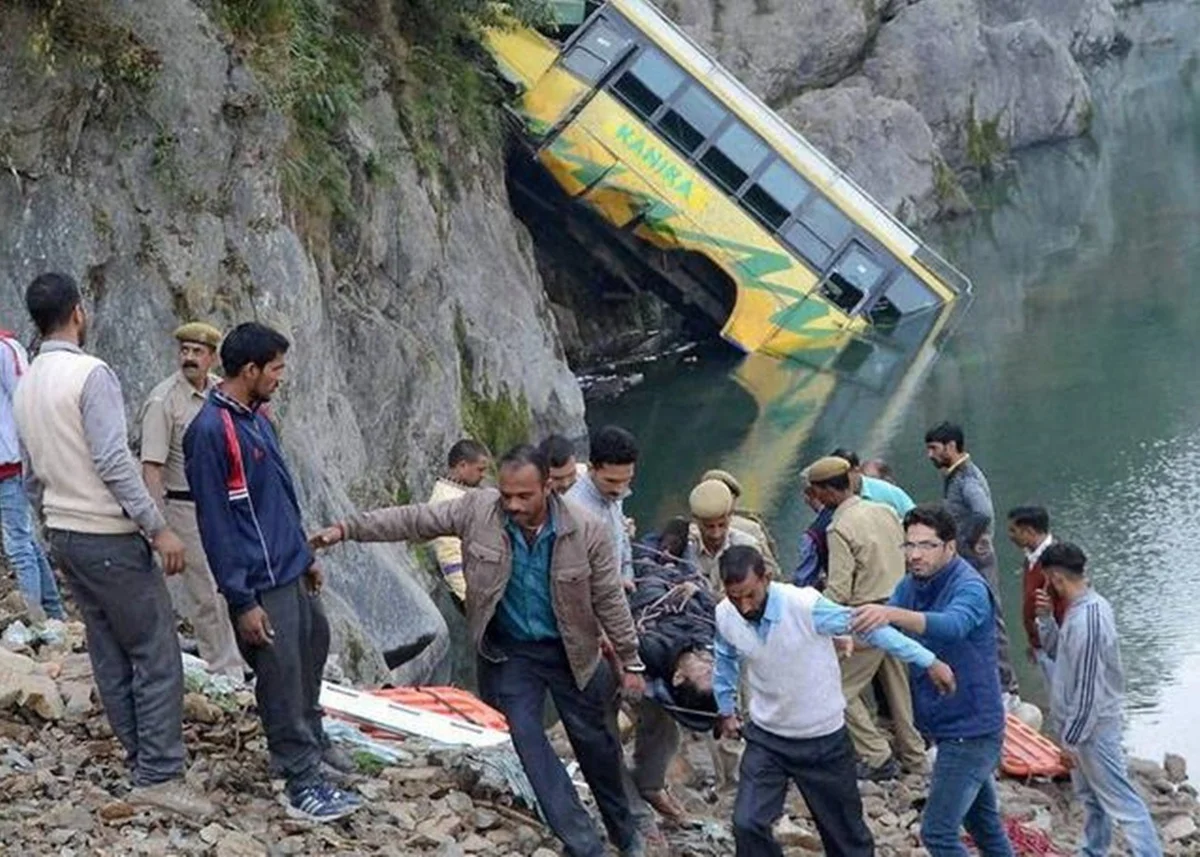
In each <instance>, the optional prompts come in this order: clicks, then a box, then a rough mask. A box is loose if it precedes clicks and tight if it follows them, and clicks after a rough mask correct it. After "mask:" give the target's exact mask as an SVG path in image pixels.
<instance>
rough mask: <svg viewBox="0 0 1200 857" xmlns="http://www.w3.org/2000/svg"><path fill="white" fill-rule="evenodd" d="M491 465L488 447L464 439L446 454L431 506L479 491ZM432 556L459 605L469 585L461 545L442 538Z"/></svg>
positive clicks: (431, 498) (436, 543)
mask: <svg viewBox="0 0 1200 857" xmlns="http://www.w3.org/2000/svg"><path fill="white" fill-rule="evenodd" d="M491 463H492V457H491V454H490V453H489V452H488V448H487V447H486V446H484V445H483V444H482V443H480V442H479V441H477V440H471V439H470V438H466V437H464V438H463V439H462V440H460V441H458V442H457V443H455V444H454V446H452V447H450V452H449V453H448V454H447V455H446V474H445V475H444V476H441V477H439V478H438V480H437V482H435V483H433V491H431V492H430V494H429V502H430V503H443V502H445V501H447V500H457V499H458V498H459V497H461V496H462V495H463V494H466V493H467V492H468V491H471V490H473V489H475V488H478V487H479V486H480V485H481V484H482V483H483V479H484V477H485V476H487V472H488V467H489V466H490V465H491ZM433 553H434V556H436V557H437V563H438V567H439V568H440V569H441V570H442V578H443V579H444V580H445V581H446V585H447V586H448V587H450V591H451V592H452V593H454V597H455V598H456V599H458V602H459V603H460V604H461V603H462V602H464V601H466V600H467V582H466V579H465V578H464V577H463V570H462V568H463V557H462V542H460V541H459V540H458V539H456V538H454V536H441V537H439V538H436V539H434V540H433Z"/></svg>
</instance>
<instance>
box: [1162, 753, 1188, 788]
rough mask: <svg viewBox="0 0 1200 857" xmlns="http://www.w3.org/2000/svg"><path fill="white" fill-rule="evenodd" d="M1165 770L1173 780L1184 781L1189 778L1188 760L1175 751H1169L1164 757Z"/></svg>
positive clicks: (1168, 777) (1175, 781)
mask: <svg viewBox="0 0 1200 857" xmlns="http://www.w3.org/2000/svg"><path fill="white" fill-rule="evenodd" d="M1163 771H1164V772H1165V773H1166V775H1167V779H1168V780H1170V781H1171V782H1173V783H1182V782H1183V781H1184V780H1186V779H1187V778H1188V774H1187V760H1186V759H1184V758H1183V756H1180V755H1177V754H1175V753H1167V755H1166V756H1165V757H1163Z"/></svg>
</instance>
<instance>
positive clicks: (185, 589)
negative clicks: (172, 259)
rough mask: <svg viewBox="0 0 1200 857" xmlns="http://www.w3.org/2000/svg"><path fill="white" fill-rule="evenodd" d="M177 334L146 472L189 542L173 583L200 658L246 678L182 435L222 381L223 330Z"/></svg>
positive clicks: (149, 408)
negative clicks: (207, 554)
mask: <svg viewBox="0 0 1200 857" xmlns="http://www.w3.org/2000/svg"><path fill="white" fill-rule="evenodd" d="M175 338H176V339H177V340H179V371H178V372H175V373H173V374H172V375H171V376H170V377H169V378H166V379H165V380H164V381H163V382H162V383H161V384H159V385H158V386H157V387H155V388H154V389H153V390H151V391H150V397H149V398H148V399H147V400H146V404H145V405H144V406H143V408H142V418H141V424H142V475H143V476H144V478H145V480H146V486H147V487H148V488H149V489H150V494H151V496H152V497H154V499H155V501H156V502H157V503H158V504H159V507H160V508H161V509H162V510H163V516H164V517H165V518H166V519H167V525H168V526H169V527H170V528H171V529H172V530H174V531H175V532H176V533H177V534H178V535H179V537H180V538H181V539H182V540H183V543H184V546H185V547H186V548H187V568H186V569H185V570H184V572H183V574H181V575H179V576H178V577H177V578H172V580H173V581H178V583H177V584H176V585H174V586H172V587H171V595H172V598H173V600H174V601H175V610H176V612H178V613H179V614H180V615H181V616H183V617H184V618H186V619H187V620H188V621H189V622H191V623H192V627H193V629H194V630H195V632H196V642H197V644H198V645H199V647H200V657H202V658H204V660H205V661H207V662H208V666H209V669H210V670H211V671H212V672H213V673H222V674H225V675H229V676H231V677H234V678H238V679H240V678H242V677H243V675H244V671H245V669H246V666H245V662H244V661H243V660H242V656H241V654H239V653H238V648H237V640H236V638H235V637H234V632H233V625H232V623H231V622H230V621H229V608H228V607H227V606H226V604H225V599H224V598H222V597H221V595H220V593H218V592H217V584H216V581H215V580H214V579H213V576H212V573H211V572H210V571H209V569H208V562H207V561H206V560H205V558H204V546H203V545H202V544H201V543H200V532H199V530H198V529H197V527H196V507H195V505H194V504H193V503H192V495H191V491H190V490H189V489H188V482H187V477H186V476H185V475H184V470H183V463H184V459H183V435H184V432H186V431H187V428H188V426H189V425H191V422H192V420H193V419H194V418H195V416H196V414H198V413H200V408H201V407H203V405H204V400H205V398H206V397H207V396H208V392H209V390H211V389H212V388H213V386H214V385H216V383H217V382H218V381H219V380H220V379H219V378H217V377H216V376H215V375H213V374H212V369H213V366H215V365H216V362H217V346H219V345H220V344H221V332H220V331H219V330H217V329H216V328H215V327H213V326H211V325H208V324H204V323H203V322H192V323H191V324H185V325H183V326H182V327H180V328H179V329H178V330H176V331H175Z"/></svg>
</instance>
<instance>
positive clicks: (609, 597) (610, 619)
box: [582, 521, 645, 672]
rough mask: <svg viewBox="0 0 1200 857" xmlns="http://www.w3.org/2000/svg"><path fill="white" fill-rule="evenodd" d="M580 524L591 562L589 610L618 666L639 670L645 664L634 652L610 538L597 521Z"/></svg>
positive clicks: (635, 640) (630, 619) (635, 642)
mask: <svg viewBox="0 0 1200 857" xmlns="http://www.w3.org/2000/svg"><path fill="white" fill-rule="evenodd" d="M582 526H583V531H584V533H585V538H587V540H588V544H587V550H588V562H589V564H590V565H591V576H590V581H591V590H592V610H593V611H594V612H595V614H596V618H597V619H598V620H599V622H600V628H601V630H603V631H604V635H605V636H606V637H608V640H609V642H610V643H612V647H613V650H614V651H615V652H616V653H617V658H618V659H619V660H620V661H621V664H622V666H624V668H625V669H626V670H627V671H630V672H642V671H644V670H645V666H644V665H643V664H642V659H641V656H640V655H639V654H638V638H637V630H636V629H635V628H634V626H633V616H632V615H631V614H630V612H629V602H628V601H627V600H626V598H625V585H624V582H623V580H622V577H621V572H620V570H619V569H618V567H617V555H616V551H615V550H614V546H613V540H612V538H610V537H609V534H608V532H607V528H606V527H605V526H604V525H603V524H602V523H600V522H599V521H595V522H594V523H593V522H591V521H589V522H587V523H584V524H583V525H582Z"/></svg>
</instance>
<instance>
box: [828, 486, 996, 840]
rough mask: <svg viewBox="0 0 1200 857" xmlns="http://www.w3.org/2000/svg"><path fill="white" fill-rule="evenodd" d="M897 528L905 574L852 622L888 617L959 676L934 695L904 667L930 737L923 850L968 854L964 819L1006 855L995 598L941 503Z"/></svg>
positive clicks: (920, 676)
mask: <svg viewBox="0 0 1200 857" xmlns="http://www.w3.org/2000/svg"><path fill="white" fill-rule="evenodd" d="M904 529H905V542H904V552H905V556H906V559H907V565H908V573H907V574H906V575H905V576H904V579H903V580H901V581H900V584H899V585H898V586H897V587H896V591H895V592H894V593H893V595H892V597H891V599H890V600H889V601H888V603H887V604H867V605H864V606H862V607H859V608H858V609H857V610H855V615H854V620H853V622H852V623H851V630H853V631H854V632H855V633H856V634H864V633H869V632H871V631H874V630H876V629H878V628H881V627H883V626H884V625H893V626H895V627H897V628H899V629H900V630H902V631H904V632H905V633H907V634H908V635H909V636H910V637H912V638H913V639H915V640H916V641H917V642H919V643H920V644H921V645H923V646H925V647H926V648H927V649H929V650H930V651H932V652H933V653H934V654H935V655H936V656H937V658H938V659H939V660H941V661H944V662H945V663H947V664H949V665H950V668H951V669H952V670H953V671H954V674H955V676H956V677H957V679H958V689H957V691H956V692H955V693H953V694H951V695H949V696H940V695H939V694H938V692H937V689H936V688H935V687H934V685H933V683H932V682H931V681H930V680H929V677H928V676H927V675H926V674H925V673H924V672H923V671H921V670H913V669H911V668H910V674H909V679H910V684H911V686H912V694H913V710H914V713H915V715H916V721H917V727H918V728H919V729H920V730H921V732H922V733H923V734H924V735H925V736H926V737H928V738H929V739H930V740H932V741H933V742H934V743H935V744H936V745H937V759H936V761H935V762H934V765H933V777H932V780H931V782H930V784H929V798H928V800H927V801H926V803H925V812H924V816H923V817H922V819H921V840H922V842H923V843H924V845H925V848H926V849H927V850H928V851H929V854H930V857H967V855H968V853H969V852H968V851H967V849H966V848H965V847H964V846H963V844H962V841H961V839H960V838H959V831H960V828H962V827H966V829H967V832H968V833H970V834H971V836H972V838H973V839H974V840H975V845H976V847H977V848H978V849H979V853H980V854H981V855H982V857H1012V855H1013V850H1012V844H1011V843H1010V842H1009V840H1008V836H1007V835H1006V834H1005V832H1004V826H1003V824H1002V823H1001V819H1000V806H999V803H998V801H997V798H996V786H995V779H994V774H995V770H996V766H997V765H998V764H999V762H1000V751H1001V748H1002V747H1003V744H1004V703H1003V701H1002V699H1001V696H1000V673H999V670H998V668H997V665H996V659H997V653H996V622H995V611H996V603H995V598H994V596H993V595H992V593H991V589H990V588H989V587H988V585H987V583H986V582H985V581H984V579H983V578H982V577H981V576H980V574H979V572H977V571H976V570H975V569H974V568H973V567H971V565H970V564H968V563H967V561H966V560H964V559H962V558H961V557H960V556H958V553H957V546H956V545H955V542H954V539H955V523H954V518H953V516H952V515H951V514H950V513H949V512H948V511H947V510H946V508H945V507H944V506H942V505H940V504H939V505H926V506H917V507H916V508H915V509H913V510H912V511H910V512H909V513H908V514H907V515H905V516H904Z"/></svg>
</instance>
